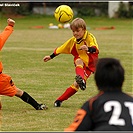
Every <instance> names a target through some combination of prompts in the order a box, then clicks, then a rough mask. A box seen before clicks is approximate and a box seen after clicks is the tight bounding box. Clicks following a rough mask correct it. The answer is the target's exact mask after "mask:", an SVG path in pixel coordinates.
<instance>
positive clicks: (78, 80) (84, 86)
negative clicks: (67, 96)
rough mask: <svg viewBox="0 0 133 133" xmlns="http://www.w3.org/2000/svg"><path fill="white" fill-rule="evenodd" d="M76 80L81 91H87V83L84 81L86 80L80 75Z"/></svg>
mask: <svg viewBox="0 0 133 133" xmlns="http://www.w3.org/2000/svg"><path fill="white" fill-rule="evenodd" d="M75 80H76V82H77V83H78V85H79V87H80V89H81V90H85V89H86V82H85V81H84V79H82V77H81V76H80V75H77V76H76V77H75Z"/></svg>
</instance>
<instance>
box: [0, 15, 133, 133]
mask: <svg viewBox="0 0 133 133" xmlns="http://www.w3.org/2000/svg"><path fill="white" fill-rule="evenodd" d="M6 19H7V18H5V17H2V19H1V24H0V30H1V31H2V30H3V28H4V27H5V26H6ZM84 19H85V21H86V23H87V27H88V29H89V31H90V32H91V33H93V34H94V36H95V37H96V38H97V42H98V44H99V49H100V54H99V58H101V57H114V58H117V59H120V61H121V63H122V65H123V67H124V68H125V82H124V84H123V90H124V91H125V92H127V93H130V94H131V93H133V87H132V56H133V55H132V20H131V19H108V18H84ZM15 21H16V25H15V28H14V32H13V34H12V35H11V36H10V38H9V39H8V41H7V42H6V44H5V46H4V48H3V50H2V52H1V55H2V62H3V65H4V71H3V72H4V73H6V74H9V75H10V76H12V79H13V81H14V82H15V84H16V86H17V87H19V88H21V89H22V90H24V91H26V92H28V93H29V94H31V96H33V97H34V98H35V99H36V100H37V101H38V102H40V103H46V104H47V106H48V107H49V109H48V110H46V111H36V110H34V108H32V106H30V105H28V104H26V103H24V102H23V101H22V100H20V99H19V98H17V97H12V98H11V97H7V96H2V112H1V113H2V124H1V131H63V130H64V128H66V127H68V125H69V124H70V123H71V122H72V121H73V118H74V116H75V113H76V111H77V110H78V109H79V108H80V107H81V105H82V104H83V103H84V102H85V101H86V100H87V99H88V98H90V97H91V96H93V95H95V94H96V93H97V88H96V85H95V82H94V75H92V76H91V77H90V78H89V79H88V81H87V89H86V90H85V91H82V90H79V91H78V92H77V93H76V94H75V95H74V96H72V97H71V98H70V99H69V100H67V101H65V102H63V104H62V107H60V108H55V107H54V106H53V103H54V101H55V100H56V98H57V97H58V96H60V95H61V94H62V93H63V92H64V91H65V89H66V88H67V87H69V86H70V85H71V84H72V83H73V81H74V77H75V73H74V71H75V70H74V65H73V57H72V56H71V55H63V54H62V55H59V56H58V57H56V58H54V59H53V60H51V61H49V62H47V63H44V62H43V57H44V56H45V55H49V54H51V53H52V52H53V50H54V48H56V47H57V46H59V45H61V44H62V43H64V42H65V41H66V40H67V39H69V38H70V37H71V36H72V32H71V30H69V29H49V28H48V25H49V23H51V22H52V23H54V24H55V25H57V24H58V22H56V20H55V19H54V17H42V16H32V17H25V18H15ZM32 26H44V28H43V29H33V28H31V27H32ZM103 26H107V27H110V26H114V27H115V29H113V30H95V28H97V27H103Z"/></svg>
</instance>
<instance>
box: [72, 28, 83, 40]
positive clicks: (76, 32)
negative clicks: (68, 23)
mask: <svg viewBox="0 0 133 133" xmlns="http://www.w3.org/2000/svg"><path fill="white" fill-rule="evenodd" d="M72 32H73V36H74V37H75V38H76V39H81V38H82V37H83V36H84V34H85V30H84V29H83V28H78V29H72Z"/></svg>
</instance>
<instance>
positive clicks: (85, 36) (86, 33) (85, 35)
mask: <svg viewBox="0 0 133 133" xmlns="http://www.w3.org/2000/svg"><path fill="white" fill-rule="evenodd" d="M87 35H88V32H87V31H86V32H85V34H84V36H83V38H81V39H80V41H77V40H76V38H75V39H74V41H75V42H76V43H77V44H80V43H81V42H82V41H83V40H85V39H86V38H87Z"/></svg>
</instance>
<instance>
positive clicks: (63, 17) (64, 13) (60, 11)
mask: <svg viewBox="0 0 133 133" xmlns="http://www.w3.org/2000/svg"><path fill="white" fill-rule="evenodd" d="M73 15H74V13H73V10H72V9H71V7H70V6H68V5H60V6H58V7H57V8H56V9H55V12H54V16H55V18H56V20H57V21H58V22H60V23H67V22H69V21H71V20H72V18H73Z"/></svg>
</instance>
